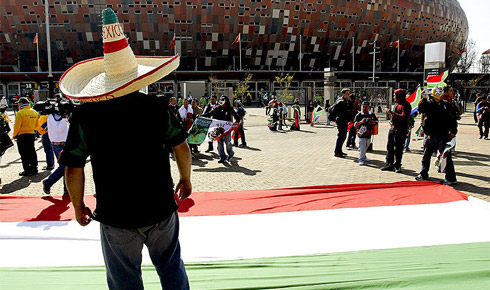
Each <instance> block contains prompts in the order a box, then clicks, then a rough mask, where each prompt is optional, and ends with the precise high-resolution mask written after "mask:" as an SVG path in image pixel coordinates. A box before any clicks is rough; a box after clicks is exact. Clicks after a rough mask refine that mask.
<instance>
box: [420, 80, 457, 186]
mask: <svg viewBox="0 0 490 290" xmlns="http://www.w3.org/2000/svg"><path fill="white" fill-rule="evenodd" d="M443 94H444V88H442V87H434V88H433V89H432V90H431V97H432V98H431V99H430V100H429V99H428V97H427V95H425V94H423V95H422V101H421V102H420V104H419V106H418V110H419V112H420V113H423V114H424V115H425V120H424V123H423V129H424V133H425V135H426V136H427V139H426V141H425V143H424V156H423V157H422V168H421V169H420V173H419V175H417V177H416V178H415V179H416V180H427V179H428V178H429V168H430V159H431V156H432V154H433V153H434V152H435V151H436V150H437V151H438V152H439V153H443V154H445V159H446V176H445V180H444V184H446V185H453V184H457V183H458V182H457V180H456V172H455V170H454V163H453V160H452V157H451V151H450V150H448V151H446V150H445V149H446V144H447V143H448V142H450V141H451V140H452V139H453V138H455V137H456V134H457V132H458V129H457V124H458V123H457V120H456V119H454V118H452V117H451V114H450V106H449V104H448V103H447V102H446V101H444V100H443V99H442V96H443ZM444 152H445V153H444Z"/></svg>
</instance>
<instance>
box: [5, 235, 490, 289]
mask: <svg viewBox="0 0 490 290" xmlns="http://www.w3.org/2000/svg"><path fill="white" fill-rule="evenodd" d="M304 246H308V245H304ZM186 268H187V273H188V276H189V279H190V283H191V288H192V289H200V290H206V289H207V290H222V289H223V290H225V289H226V290H232V289H282V288H284V289H298V290H299V289H301V290H309V289H413V290H415V289H417V290H418V289H431V290H438V289H441V290H442V289H444V290H451V289H454V290H460V289H489V288H488V287H489V285H490V242H486V243H474V244H458V245H444V246H430V247H414V248H401V249H388V250H372V251H361V252H347V253H334V254H325V255H313V256H297V257H281V258H261V259H251V260H234V261H218V262H205V263H204V262H203V263H189V264H187V265H186ZM143 279H144V281H145V289H160V285H159V282H158V277H157V275H156V273H155V270H154V269H153V267H152V266H143ZM0 281H1V285H2V289H10V290H16V289H50V290H57V289H63V290H66V289H91V290H95V289H107V286H106V282H105V269H104V267H103V266H93V267H49V268H1V269H0Z"/></svg>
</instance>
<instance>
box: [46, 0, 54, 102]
mask: <svg viewBox="0 0 490 290" xmlns="http://www.w3.org/2000/svg"><path fill="white" fill-rule="evenodd" d="M48 1H49V0H45V1H44V5H45V7H44V9H45V10H44V11H45V12H44V14H45V15H46V44H47V48H48V51H47V52H48V88H49V98H52V97H53V94H54V84H53V71H52V69H51V38H50V36H49V9H48V8H49V3H48Z"/></svg>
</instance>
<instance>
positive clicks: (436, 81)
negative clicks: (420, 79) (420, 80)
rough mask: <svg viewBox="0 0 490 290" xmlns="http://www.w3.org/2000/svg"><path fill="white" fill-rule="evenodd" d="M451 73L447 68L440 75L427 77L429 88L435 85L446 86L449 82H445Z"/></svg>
mask: <svg viewBox="0 0 490 290" xmlns="http://www.w3.org/2000/svg"><path fill="white" fill-rule="evenodd" d="M448 75H449V70H446V71H445V72H443V73H442V74H440V75H438V76H430V77H428V78H427V87H428V88H433V87H445V86H447V84H446V83H445V82H444V80H446V78H447V77H448Z"/></svg>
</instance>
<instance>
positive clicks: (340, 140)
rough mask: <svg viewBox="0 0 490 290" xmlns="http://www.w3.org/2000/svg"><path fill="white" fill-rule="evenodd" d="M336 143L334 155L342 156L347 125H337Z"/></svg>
mask: <svg viewBox="0 0 490 290" xmlns="http://www.w3.org/2000/svg"><path fill="white" fill-rule="evenodd" d="M337 130H338V133H337V142H336V143H335V151H334V153H335V154H342V146H344V141H345V138H347V123H337Z"/></svg>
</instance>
